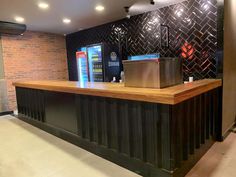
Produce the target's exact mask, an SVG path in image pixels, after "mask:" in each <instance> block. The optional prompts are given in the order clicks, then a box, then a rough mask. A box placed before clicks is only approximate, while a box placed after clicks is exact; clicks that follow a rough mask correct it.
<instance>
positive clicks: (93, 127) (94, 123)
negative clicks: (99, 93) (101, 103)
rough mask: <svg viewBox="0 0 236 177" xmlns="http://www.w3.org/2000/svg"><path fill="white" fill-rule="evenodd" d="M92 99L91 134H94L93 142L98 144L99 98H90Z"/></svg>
mask: <svg viewBox="0 0 236 177" xmlns="http://www.w3.org/2000/svg"><path fill="white" fill-rule="evenodd" d="M90 99H91V110H90V113H91V114H90V116H91V119H90V120H91V125H90V129H91V130H90V132H92V136H91V141H93V142H96V143H98V113H97V111H98V107H97V98H96V97H90Z"/></svg>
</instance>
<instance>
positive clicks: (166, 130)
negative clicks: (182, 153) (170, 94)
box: [160, 105, 176, 171]
mask: <svg viewBox="0 0 236 177" xmlns="http://www.w3.org/2000/svg"><path fill="white" fill-rule="evenodd" d="M160 107H161V108H160V110H161V111H160V116H161V139H162V143H161V145H162V147H161V149H162V168H163V169H166V170H169V171H171V170H172V169H173V162H175V160H174V159H173V157H172V153H171V152H172V150H173V149H171V148H172V147H171V141H172V140H173V138H174V137H173V135H174V134H172V136H171V131H174V130H176V129H175V127H173V126H171V125H173V123H172V124H171V122H172V121H174V120H173V119H172V120H171V118H174V116H173V115H172V110H171V107H170V106H168V105H160ZM171 128H174V130H171ZM171 137H172V139H171Z"/></svg>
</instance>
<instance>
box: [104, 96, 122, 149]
mask: <svg viewBox="0 0 236 177" xmlns="http://www.w3.org/2000/svg"><path fill="white" fill-rule="evenodd" d="M117 111H118V107H117V102H116V101H115V100H114V99H110V100H108V101H107V111H106V112H107V123H108V126H107V130H108V131H107V137H108V147H109V148H111V149H115V150H118V149H119V147H118V113H117Z"/></svg>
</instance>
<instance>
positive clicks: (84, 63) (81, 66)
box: [76, 48, 89, 82]
mask: <svg viewBox="0 0 236 177" xmlns="http://www.w3.org/2000/svg"><path fill="white" fill-rule="evenodd" d="M76 63H77V68H78V80H79V81H81V82H88V81H89V74H88V60H87V52H86V48H82V50H80V51H78V52H76Z"/></svg>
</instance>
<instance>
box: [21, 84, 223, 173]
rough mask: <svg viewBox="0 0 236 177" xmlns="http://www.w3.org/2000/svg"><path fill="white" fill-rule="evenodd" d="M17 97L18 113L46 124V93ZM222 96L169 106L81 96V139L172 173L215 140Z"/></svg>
mask: <svg viewBox="0 0 236 177" xmlns="http://www.w3.org/2000/svg"><path fill="white" fill-rule="evenodd" d="M16 92H17V104H18V109H19V113H21V114H24V115H26V116H27V117H28V118H32V119H35V120H38V121H44V119H45V118H44V117H45V105H44V91H41V90H34V89H23V88H17V90H16ZM218 96H219V92H218V90H213V91H210V92H209V93H205V94H203V95H199V96H197V97H194V98H191V99H189V100H186V101H184V102H182V103H180V104H177V105H174V106H170V105H163V104H154V103H145V102H138V101H137V102H135V101H128V100H117V99H110V98H102V97H93V96H85V95H83V96H82V95H77V96H76V106H77V108H76V109H77V116H78V117H77V118H78V129H79V131H78V135H79V136H81V137H82V138H84V139H86V140H89V141H91V142H96V143H97V145H102V146H103V147H107V148H109V149H113V152H116V153H122V154H126V155H127V156H128V157H130V158H135V159H139V160H140V161H143V162H144V163H146V164H151V165H152V166H155V167H158V168H162V169H165V170H168V171H172V170H174V169H175V168H177V167H181V164H182V162H183V161H185V160H187V159H188V157H189V156H190V155H191V154H194V152H195V150H196V149H198V148H200V147H201V144H204V143H205V142H206V140H207V139H210V138H211V137H214V138H215V136H216V131H217V129H218V127H216V126H215V123H216V121H217V120H216V119H218V116H219V115H218V109H219V106H220V105H219V99H218ZM93 144H94V143H93Z"/></svg>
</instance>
